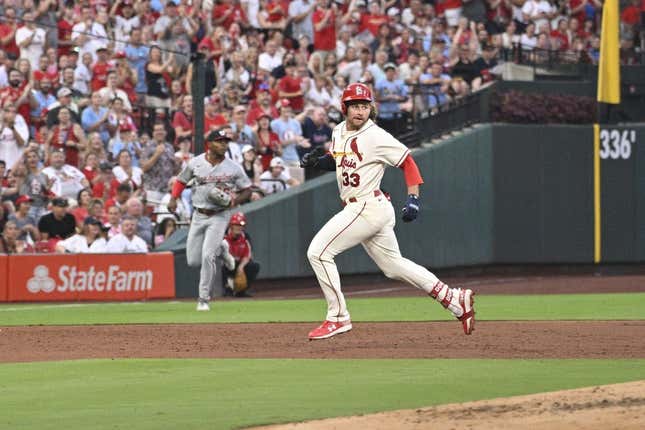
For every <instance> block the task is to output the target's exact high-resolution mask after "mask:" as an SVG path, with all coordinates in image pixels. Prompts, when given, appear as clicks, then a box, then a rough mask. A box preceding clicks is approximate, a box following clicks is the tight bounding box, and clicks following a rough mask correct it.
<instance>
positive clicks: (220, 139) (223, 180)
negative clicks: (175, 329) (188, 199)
mask: <svg viewBox="0 0 645 430" xmlns="http://www.w3.org/2000/svg"><path fill="white" fill-rule="evenodd" d="M230 140H232V139H231V137H230V136H229V135H228V134H227V133H226V132H224V131H223V130H219V131H213V132H211V133H210V134H209V135H208V136H207V137H206V152H205V153H204V154H201V155H199V156H197V157H195V158H193V159H192V160H190V161H189V162H188V164H187V165H186V167H185V168H184V170H183V171H182V172H181V173H180V174H179V176H178V177H177V181H175V185H174V186H173V189H172V192H171V198H170V202H168V209H169V210H170V211H171V212H174V211H175V210H176V209H177V199H178V198H180V196H181V192H182V191H183V190H184V188H185V187H186V184H188V183H189V182H191V181H192V183H193V186H192V199H193V207H194V211H193V217H192V220H191V223H190V230H189V231H188V241H187V243H186V259H187V260H188V265H189V266H191V267H198V266H199V265H200V264H201V266H202V267H201V270H200V273H199V302H198V303H197V310H198V311H208V310H210V307H209V305H208V302H209V300H210V292H211V290H212V285H213V282H214V281H215V272H216V268H215V260H216V259H217V257H218V256H219V255H220V253H221V252H222V249H221V244H222V241H223V239H224V233H225V232H226V227H227V226H228V221H229V218H230V216H231V214H230V212H229V211H228V209H229V208H231V207H234V206H236V205H237V204H238V203H240V202H244V201H247V200H248V198H249V197H250V195H251V180H250V179H249V178H248V176H246V173H244V170H243V169H242V166H240V165H239V164H237V163H236V162H234V161H231V160H230V159H228V158H226V157H225V154H226V150H227V148H228V142H229V141H230ZM231 193H235V195H236V197H235V198H233V197H232V195H231Z"/></svg>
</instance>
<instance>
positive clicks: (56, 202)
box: [52, 197, 69, 208]
mask: <svg viewBox="0 0 645 430" xmlns="http://www.w3.org/2000/svg"><path fill="white" fill-rule="evenodd" d="M52 206H58V207H59V208H66V207H67V206H69V203H67V199H65V198H63V197H55V198H54V199H52Z"/></svg>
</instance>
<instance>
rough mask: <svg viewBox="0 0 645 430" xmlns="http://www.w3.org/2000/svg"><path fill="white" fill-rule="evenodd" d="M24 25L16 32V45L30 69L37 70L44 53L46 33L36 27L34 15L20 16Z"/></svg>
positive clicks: (29, 13)
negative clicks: (27, 61)
mask: <svg viewBox="0 0 645 430" xmlns="http://www.w3.org/2000/svg"><path fill="white" fill-rule="evenodd" d="M22 21H23V23H24V25H23V26H22V27H20V28H18V30H16V45H18V47H19V48H20V57H21V58H26V59H27V60H29V63H30V64H31V68H32V69H37V68H38V61H39V60H40V57H41V55H43V54H44V53H45V38H46V36H47V33H45V30H43V29H42V28H38V27H36V23H35V21H34V14H33V13H31V12H26V13H24V14H23V16H22Z"/></svg>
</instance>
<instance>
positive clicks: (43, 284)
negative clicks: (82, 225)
mask: <svg viewBox="0 0 645 430" xmlns="http://www.w3.org/2000/svg"><path fill="white" fill-rule="evenodd" d="M174 277H175V275H174V264H173V256H172V254H171V253H155V254H134V255H133V254H130V255H121V254H119V255H116V254H92V255H90V254H77V255H69V254H65V255H32V256H27V255H18V256H10V257H9V263H8V280H7V284H6V285H7V286H8V294H7V296H8V300H9V301H51V300H65V301H73V300H141V299H146V298H172V297H174V296H175V282H174Z"/></svg>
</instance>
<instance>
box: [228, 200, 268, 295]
mask: <svg viewBox="0 0 645 430" xmlns="http://www.w3.org/2000/svg"><path fill="white" fill-rule="evenodd" d="M245 227H246V216H244V214H243V213H242V212H238V213H235V214H233V216H231V221H230V222H229V226H228V231H227V234H226V236H224V240H225V241H226V242H227V243H228V249H229V253H230V254H231V255H232V256H233V258H234V259H235V266H234V267H233V268H229V267H226V265H223V267H222V278H223V280H224V285H225V286H226V287H228V291H231V290H232V286H233V279H234V278H235V276H236V275H237V274H238V273H240V272H244V274H245V275H246V281H247V289H246V291H242V292H241V293H236V294H235V296H236V297H250V296H251V293H250V292H249V288H250V287H251V284H252V283H253V281H255V279H256V278H257V276H258V273H259V272H260V265H259V264H258V263H257V262H255V261H253V252H252V249H251V241H250V240H249V238H248V236H247V234H246V232H245V231H244V229H245Z"/></svg>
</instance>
